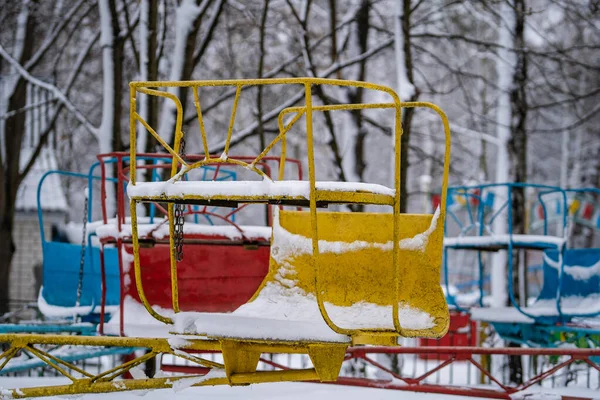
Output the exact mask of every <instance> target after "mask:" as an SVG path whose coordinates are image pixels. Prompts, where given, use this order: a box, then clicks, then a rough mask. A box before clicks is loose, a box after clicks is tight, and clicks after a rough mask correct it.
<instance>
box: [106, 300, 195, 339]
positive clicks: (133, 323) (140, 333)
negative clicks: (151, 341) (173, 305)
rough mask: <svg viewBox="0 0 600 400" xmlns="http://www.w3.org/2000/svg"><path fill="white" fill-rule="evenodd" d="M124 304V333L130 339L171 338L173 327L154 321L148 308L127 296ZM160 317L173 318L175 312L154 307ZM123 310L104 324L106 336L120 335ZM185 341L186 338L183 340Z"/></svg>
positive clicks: (114, 314)
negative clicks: (170, 332)
mask: <svg viewBox="0 0 600 400" xmlns="http://www.w3.org/2000/svg"><path fill="white" fill-rule="evenodd" d="M123 304H124V307H123V308H124V317H125V318H124V321H125V322H124V327H123V329H124V333H125V335H126V336H129V337H147V338H153V337H171V336H172V335H170V334H169V331H170V330H171V328H172V327H171V325H166V324H163V323H162V322H160V321H158V320H156V319H154V317H153V316H152V315H150V313H148V311H147V310H146V308H145V307H144V306H143V305H142V304H140V303H138V302H137V301H136V300H134V299H133V298H132V297H131V296H125V299H124V300H123ZM152 308H153V309H154V310H155V311H156V312H157V313H159V314H160V315H164V316H166V317H172V316H173V314H174V313H173V310H168V309H163V308H161V307H158V306H153V307H152ZM120 314H121V309H118V310H116V311H114V312H112V313H111V318H110V320H109V321H108V322H107V323H106V324H104V333H105V334H106V335H116V336H119V335H120V329H119V328H120V327H119V320H120ZM183 339H185V338H183Z"/></svg>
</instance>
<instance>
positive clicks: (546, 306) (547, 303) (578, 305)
mask: <svg viewBox="0 0 600 400" xmlns="http://www.w3.org/2000/svg"><path fill="white" fill-rule="evenodd" d="M560 305H561V311H562V313H563V314H566V315H577V314H593V313H597V312H600V295H589V296H586V297H582V296H569V297H563V298H561V301H560ZM522 309H523V311H525V312H526V313H528V314H531V315H533V316H536V317H542V316H548V317H552V316H558V311H557V309H556V300H554V299H552V300H538V301H536V302H535V303H534V304H533V305H532V306H530V307H522ZM471 318H472V319H474V320H478V321H493V322H516V323H526V324H532V323H534V320H533V319H532V318H529V317H527V316H526V315H524V314H522V313H521V312H519V310H517V309H516V308H515V307H490V308H472V309H471Z"/></svg>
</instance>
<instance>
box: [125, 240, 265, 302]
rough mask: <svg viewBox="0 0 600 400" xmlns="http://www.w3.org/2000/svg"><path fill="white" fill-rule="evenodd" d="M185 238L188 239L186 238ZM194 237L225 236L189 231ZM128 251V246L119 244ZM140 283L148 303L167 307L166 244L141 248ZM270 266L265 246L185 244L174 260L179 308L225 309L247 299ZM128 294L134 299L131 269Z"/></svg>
mask: <svg viewBox="0 0 600 400" xmlns="http://www.w3.org/2000/svg"><path fill="white" fill-rule="evenodd" d="M186 238H188V239H192V237H190V236H187V237H186ZM193 238H194V239H203V240H227V238H224V237H215V236H213V237H207V236H200V235H194V237H193ZM124 249H125V251H127V253H129V254H131V252H132V249H131V245H130V244H126V245H125V246H124ZM140 264H141V267H142V270H143V274H142V285H143V287H144V290H145V293H146V297H147V298H148V301H149V302H150V304H154V305H159V306H161V307H165V308H170V306H171V304H172V302H171V287H170V279H171V278H170V276H171V275H170V269H169V265H170V260H169V245H168V244H156V245H155V246H154V247H152V248H144V249H143V251H142V250H141V251H140ZM268 270H269V246H268V243H267V245H263V246H258V247H244V246H243V245H217V244H212V243H208V244H186V245H185V257H184V259H183V260H182V261H180V262H178V264H177V274H178V278H179V279H178V282H179V305H180V308H181V310H182V311H204V312H228V311H233V310H235V309H236V308H238V307H239V306H241V305H242V304H244V303H246V302H247V301H248V300H249V299H250V298H251V297H252V295H253V294H254V292H256V289H258V286H259V285H260V283H261V282H262V280H263V278H264V277H265V276H266V274H267V272H268ZM127 275H128V276H129V279H126V280H128V281H130V282H131V283H130V284H129V286H127V287H125V292H126V294H127V295H129V296H131V297H133V298H134V299H136V300H138V301H140V300H139V298H138V293H137V288H136V286H135V279H134V276H133V268H129V272H128V273H127Z"/></svg>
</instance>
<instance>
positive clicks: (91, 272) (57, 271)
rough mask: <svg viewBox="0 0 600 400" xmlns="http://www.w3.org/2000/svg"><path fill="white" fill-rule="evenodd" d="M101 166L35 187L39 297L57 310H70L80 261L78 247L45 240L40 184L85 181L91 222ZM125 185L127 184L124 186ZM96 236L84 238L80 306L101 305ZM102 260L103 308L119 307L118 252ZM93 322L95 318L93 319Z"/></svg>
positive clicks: (222, 173) (222, 172)
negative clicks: (69, 179)
mask: <svg viewBox="0 0 600 400" xmlns="http://www.w3.org/2000/svg"><path fill="white" fill-rule="evenodd" d="M138 159H140V160H144V161H151V162H153V163H160V162H170V158H166V157H165V158H161V157H138ZM128 160H129V158H128V157H125V158H124V159H123V161H124V162H127V161H128ZM116 162H118V159H117V158H115V157H111V158H107V159H105V160H103V163H104V164H114V163H116ZM100 165H101V163H100V162H99V161H96V162H95V163H93V164H92V165H91V166H90V169H89V171H88V173H87V174H81V173H76V172H68V171H58V170H52V171H48V172H46V173H45V174H44V175H43V176H42V178H41V179H40V182H39V184H38V190H37V204H38V221H39V226H40V236H41V241H42V251H43V256H44V257H43V290H42V296H43V298H44V300H45V301H46V302H47V303H48V304H49V305H52V306H59V307H73V306H75V302H76V296H77V286H78V284H79V264H80V261H81V245H80V244H73V243H66V242H54V241H48V240H46V235H45V232H44V219H43V212H42V198H41V193H42V185H43V184H44V181H45V180H46V178H47V177H48V176H50V175H53V174H58V175H61V176H67V177H74V178H82V179H87V180H88V189H87V190H88V194H87V195H88V204H89V207H88V213H87V220H88V222H91V221H92V215H93V214H92V212H93V205H94V198H93V182H94V181H99V180H101V177H100V176H96V175H94V172H95V170H96V168H98V166H100ZM203 169H204V171H203V173H204V176H206V175H207V172H209V171H215V173H217V176H216V177H215V179H216V180H219V181H223V180H236V178H237V173H236V172H234V171H231V170H228V169H224V168H220V169H219V170H218V172H217V171H216V167H213V166H205V167H203ZM153 179H160V176H159V175H158V173H156V170H153ZM107 180H108V181H110V182H113V183H117V182H118V180H117V179H116V178H107ZM125 186H126V183H125ZM155 212H156V209H155V207H154V204H152V205H151V212H150V220H151V222H152V221H153V220H154V218H155ZM204 217H205V218H206V220H207V221H208V223H210V224H211V225H212V224H213V221H212V219H211V217H210V216H208V215H204ZM232 217H233V218H232V221H233V222H235V214H234V215H233V216H232ZM94 235H95V233H90V234H89V235H88V237H87V246H86V249H85V258H84V275H83V284H82V298H81V301H80V305H81V306H91V305H96V306H98V305H99V304H100V303H101V296H102V292H101V271H100V252H101V249H100V248H99V247H95V246H92V236H94ZM104 259H105V271H106V289H107V290H106V305H107V306H112V305H119V300H120V296H119V293H120V290H119V288H120V284H119V283H120V282H119V280H120V277H119V260H118V252H117V249H116V248H114V247H105V248H104ZM92 320H94V317H92Z"/></svg>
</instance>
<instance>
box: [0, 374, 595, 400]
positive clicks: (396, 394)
mask: <svg viewBox="0 0 600 400" xmlns="http://www.w3.org/2000/svg"><path fill="white" fill-rule="evenodd" d="M67 383H69V381H68V379H66V378H7V377H0V389H2V388H4V389H10V388H24V387H32V386H42V385H61V384H67ZM0 393H1V390H0ZM561 396H572V397H576V398H577V397H579V398H584V399H600V392H599V391H597V390H593V389H580V388H557V389H546V388H544V389H542V388H539V387H534V388H530V389H529V390H527V391H526V394H520V395H515V396H514V397H513V398H514V399H523V400H558V399H560V398H561ZM0 398H2V397H1V395H0ZM44 398H45V399H49V397H44ZM61 398H66V397H61ZM69 398H72V396H69ZM76 398H77V399H78V400H100V399H102V400H107V399H112V400H117V399H119V400H140V399H143V400H171V399H174V398H176V399H177V400H197V399H199V398H205V399H215V400H225V399H246V400H259V399H260V400H307V399H310V400H334V399H344V400H365V399H378V400H379V399H380V400H388V399H390V400H392V399H393V400H398V399H402V400H441V399H451V400H467V399H477V398H475V397H464V396H449V395H445V394H430V393H415V392H408V391H397V390H386V389H373V388H360V387H350V386H342V385H327V384H318V383H295V382H294V383H291V382H283V383H269V384H261V385H251V386H238V387H229V386H206V387H191V388H186V389H183V390H180V391H174V390H173V389H161V390H153V391H132V392H121V393H103V394H86V395H82V396H77V397H76Z"/></svg>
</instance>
